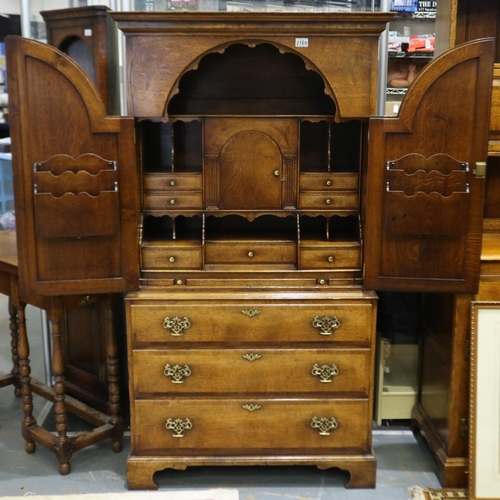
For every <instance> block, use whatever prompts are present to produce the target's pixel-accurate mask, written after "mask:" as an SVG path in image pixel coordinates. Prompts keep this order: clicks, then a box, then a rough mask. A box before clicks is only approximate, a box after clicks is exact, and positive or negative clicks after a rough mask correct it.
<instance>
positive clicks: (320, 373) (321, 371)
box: [311, 363, 339, 383]
mask: <svg viewBox="0 0 500 500" xmlns="http://www.w3.org/2000/svg"><path fill="white" fill-rule="evenodd" d="M311 374H312V375H313V376H314V377H318V378H319V381H320V382H325V383H327V382H331V381H332V380H333V377H336V376H337V375H338V374H339V369H338V367H337V365H321V366H319V365H318V363H314V365H313V367H312V370H311Z"/></svg>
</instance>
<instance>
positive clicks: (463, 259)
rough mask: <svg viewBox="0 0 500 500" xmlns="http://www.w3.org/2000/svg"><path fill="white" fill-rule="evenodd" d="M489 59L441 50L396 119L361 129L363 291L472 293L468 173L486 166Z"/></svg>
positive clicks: (475, 182) (478, 216)
mask: <svg viewBox="0 0 500 500" xmlns="http://www.w3.org/2000/svg"><path fill="white" fill-rule="evenodd" d="M493 56H494V43H493V40H491V39H489V40H482V41H475V42H470V43H468V44H464V45H462V46H459V47H456V48H454V49H452V50H450V51H449V52H447V53H446V54H443V55H442V56H440V57H438V58H436V59H435V60H434V61H433V62H432V63H430V64H429V65H427V66H426V68H425V70H424V71H422V73H421V74H420V75H419V76H418V77H417V79H416V80H415V81H414V82H413V84H412V87H411V88H410V89H409V91H408V93H407V94H406V96H405V99H404V101H403V104H402V106H401V110H400V113H399V116H398V117H396V118H381V119H378V118H374V119H372V120H371V122H370V152H369V165H368V179H367V184H366V185H367V207H369V209H368V210H367V211H366V233H365V234H366V239H365V242H366V243H365V268H366V276H365V286H366V287H368V288H373V289H377V290H402V291H403V290H405V291H428V292H430V291H443V292H444V291H449V292H473V291H475V290H476V289H477V286H478V282H479V258H480V251H481V234H482V216H483V203H484V179H482V178H478V177H476V176H475V175H474V174H473V173H472V171H473V170H474V169H475V165H476V162H482V161H485V160H486V156H487V140H488V123H489V106H490V100H489V98H490V93H491V75H492V69H493ZM458 80H459V81H460V86H457V85H456V81H458ZM450 88H454V89H456V92H450V91H449V89H450Z"/></svg>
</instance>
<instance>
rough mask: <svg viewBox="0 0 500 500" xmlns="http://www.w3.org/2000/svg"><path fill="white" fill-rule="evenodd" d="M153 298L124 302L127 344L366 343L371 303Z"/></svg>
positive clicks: (369, 337) (369, 330)
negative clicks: (185, 301)
mask: <svg viewBox="0 0 500 500" xmlns="http://www.w3.org/2000/svg"><path fill="white" fill-rule="evenodd" d="M159 302H160V303H159V304H148V305H142V304H140V305H136V304H131V305H130V307H129V310H128V311H129V317H130V322H129V323H130V332H131V339H132V342H133V344H132V345H133V346H134V345H137V344H139V345H140V344H142V345H145V344H148V343H173V342H175V343H179V342H231V343H235V342H272V343H278V342H283V341H290V342H328V343H332V342H333V343H335V342H340V343H353V342H354V343H357V344H361V345H370V343H371V334H372V314H373V309H372V306H371V304H363V305H361V304H342V305H335V304H332V305H326V304H318V305H302V304H295V305H290V304H288V305H283V304H269V303H266V304H259V303H251V302H250V303H245V302H242V303H239V304H234V303H233V304H231V305H228V304H217V303H212V304H200V305H195V304H183V303H182V302H181V303H178V304H172V303H168V302H164V303H163V305H162V304H161V301H159Z"/></svg>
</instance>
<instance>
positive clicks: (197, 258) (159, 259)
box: [141, 242, 202, 270]
mask: <svg viewBox="0 0 500 500" xmlns="http://www.w3.org/2000/svg"><path fill="white" fill-rule="evenodd" d="M169 243H170V244H167V243H166V242H147V243H143V245H142V248H141V253H142V268H143V269H145V270H153V269H201V267H202V258H201V244H199V245H198V246H191V245H189V246H188V245H186V246H184V245H183V244H182V243H181V244H179V243H174V244H172V243H173V242H169Z"/></svg>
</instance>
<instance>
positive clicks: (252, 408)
mask: <svg viewBox="0 0 500 500" xmlns="http://www.w3.org/2000/svg"><path fill="white" fill-rule="evenodd" d="M242 408H243V409H244V410H248V411H256V410H260V409H261V408H262V406H261V405H256V404H253V403H250V404H247V405H243V406H242Z"/></svg>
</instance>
